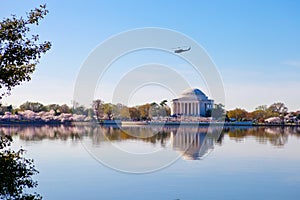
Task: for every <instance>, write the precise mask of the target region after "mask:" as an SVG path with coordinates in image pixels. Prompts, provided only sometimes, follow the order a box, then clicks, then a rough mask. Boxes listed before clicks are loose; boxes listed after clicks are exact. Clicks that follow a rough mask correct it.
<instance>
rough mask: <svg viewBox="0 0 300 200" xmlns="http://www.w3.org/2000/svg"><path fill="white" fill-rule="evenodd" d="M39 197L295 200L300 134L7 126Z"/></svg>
mask: <svg viewBox="0 0 300 200" xmlns="http://www.w3.org/2000/svg"><path fill="white" fill-rule="evenodd" d="M0 132H2V133H6V134H11V135H13V139H14V146H13V147H14V148H17V147H20V146H22V147H23V148H25V149H26V150H27V154H26V156H27V157H31V158H34V160H35V164H36V167H37V168H38V170H39V171H40V173H39V174H38V175H37V176H35V179H36V180H38V183H39V186H38V188H37V191H38V192H39V193H40V194H41V195H42V196H43V197H44V199H149V200H150V199H151V200H153V199H166V200H168V199H170V200H174V199H180V200H185V199H231V200H232V199H300V155H299V152H300V128H298V129H297V128H285V129H283V128H280V127H278V128H245V127H244V128H226V129H224V130H223V131H222V132H221V130H220V129H218V128H207V127H202V128H198V127H147V126H145V127H142V126H140V127H123V128H122V129H114V128H112V127H110V128H109V127H108V128H104V127H92V126H80V127H79V126H31V127H30V126H29V127H28V126H27V127H26V126H11V127H0Z"/></svg>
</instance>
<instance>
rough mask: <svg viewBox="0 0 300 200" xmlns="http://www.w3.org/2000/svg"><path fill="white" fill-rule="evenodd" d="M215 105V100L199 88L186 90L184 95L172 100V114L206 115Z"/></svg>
mask: <svg viewBox="0 0 300 200" xmlns="http://www.w3.org/2000/svg"><path fill="white" fill-rule="evenodd" d="M212 107H213V100H210V99H208V98H207V96H206V95H205V94H204V93H203V92H202V91H201V90H199V89H188V90H185V91H184V92H183V93H182V95H181V96H180V97H179V98H177V99H173V100H172V114H173V115H183V116H206V113H207V111H208V110H211V109H212Z"/></svg>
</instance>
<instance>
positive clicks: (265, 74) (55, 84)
mask: <svg viewBox="0 0 300 200" xmlns="http://www.w3.org/2000/svg"><path fill="white" fill-rule="evenodd" d="M42 3H47V7H48V9H49V11H50V12H49V14H48V15H47V16H46V18H45V19H44V20H43V21H42V22H41V24H40V26H38V27H37V28H34V31H36V32H38V33H39V35H40V38H41V40H50V41H52V44H53V47H52V49H51V51H50V52H49V53H47V54H46V55H45V56H44V57H43V58H42V60H41V63H40V64H39V66H38V68H37V70H36V72H35V73H34V75H33V78H32V81H30V82H28V83H24V84H22V85H21V86H18V87H17V88H15V89H14V90H13V92H12V95H11V96H9V97H6V98H4V99H3V103H6V104H11V103H12V104H14V105H19V104H21V103H23V102H25V101H26V100H30V101H40V102H42V103H45V104H48V103H67V104H70V103H71V100H72V98H73V90H74V83H75V81H76V77H77V74H78V72H79V70H80V67H81V65H82V63H83V62H84V60H85V59H86V58H87V57H88V55H89V53H90V52H91V51H92V50H93V49H94V48H95V47H96V46H97V45H99V44H100V43H101V42H103V41H104V40H105V39H107V38H108V37H110V36H112V35H115V34H118V33H120V32H122V31H126V30H130V29H134V28H142V27H162V28H168V29H173V30H176V31H179V32H182V33H184V34H185V35H188V36H189V37H191V38H193V39H194V40H195V41H197V42H198V43H199V44H200V45H201V46H202V47H203V48H205V49H206V51H207V52H208V54H209V55H210V56H211V58H212V60H213V61H214V63H215V64H216V66H217V68H218V70H219V72H220V74H221V77H222V79H223V84H224V88H225V94H226V108H227V109H231V108H235V107H241V108H245V109H247V110H253V109H254V108H255V107H256V106H258V105H263V104H267V105H269V104H271V103H273V102H278V101H281V102H284V103H285V104H286V105H287V106H288V107H289V109H290V110H300V103H299V102H300V93H299V88H300V81H299V75H300V37H299V35H300V12H299V9H300V2H299V1H80V0H79V1H56V0H51V1H48V2H47V1H29V0H28V1H17V0H10V1H4V0H2V1H1V6H0V17H1V18H4V17H7V16H9V15H10V14H12V13H14V14H17V15H19V16H20V15H24V13H25V12H26V11H29V10H30V9H32V8H34V7H36V6H37V5H39V4H42ZM174 46H175V47H176V44H174ZM151 55H153V56H157V54H155V55H154V54H151ZM154 60H155V58H154ZM175 60H176V59H175ZM180 64H182V63H180ZM187 77H190V78H191V80H190V81H191V84H192V85H193V86H194V87H199V88H200V89H203V90H204V91H205V86H203V85H202V82H201V81H199V82H197V80H196V79H194V78H193V77H192V76H187ZM159 94H160V95H163V93H162V92H161V93H159ZM160 95H155V94H153V95H151V96H153V98H152V97H149V101H152V99H153V100H159V99H161V98H164V97H163V96H160ZM138 96H143V95H137V97H136V98H137V100H136V102H135V103H139V100H138ZM101 98H103V99H105V100H106V99H107V97H106V96H103V97H102V96H101ZM142 102H143V100H141V101H140V103H142Z"/></svg>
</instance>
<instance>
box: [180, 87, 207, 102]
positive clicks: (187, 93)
mask: <svg viewBox="0 0 300 200" xmlns="http://www.w3.org/2000/svg"><path fill="white" fill-rule="evenodd" d="M180 97H181V98H197V99H199V100H207V96H206V95H205V94H204V93H203V92H202V91H201V90H199V89H197V88H189V89H186V90H184V91H183V92H182V94H181V95H180Z"/></svg>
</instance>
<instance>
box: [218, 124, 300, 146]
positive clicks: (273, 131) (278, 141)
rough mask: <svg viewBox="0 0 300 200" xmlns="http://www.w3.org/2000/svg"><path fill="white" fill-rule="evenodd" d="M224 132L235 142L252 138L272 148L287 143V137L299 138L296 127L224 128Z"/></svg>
mask: <svg viewBox="0 0 300 200" xmlns="http://www.w3.org/2000/svg"><path fill="white" fill-rule="evenodd" d="M224 132H226V133H228V135H229V137H230V138H232V139H235V140H237V141H240V140H242V139H243V138H245V137H248V136H254V137H255V139H256V141H258V142H259V143H261V144H267V143H270V144H272V145H274V146H283V145H285V144H286V143H287V141H288V135H290V134H293V135H294V136H296V137H300V135H299V132H300V131H299V128H298V127H253V128H226V129H224Z"/></svg>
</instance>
